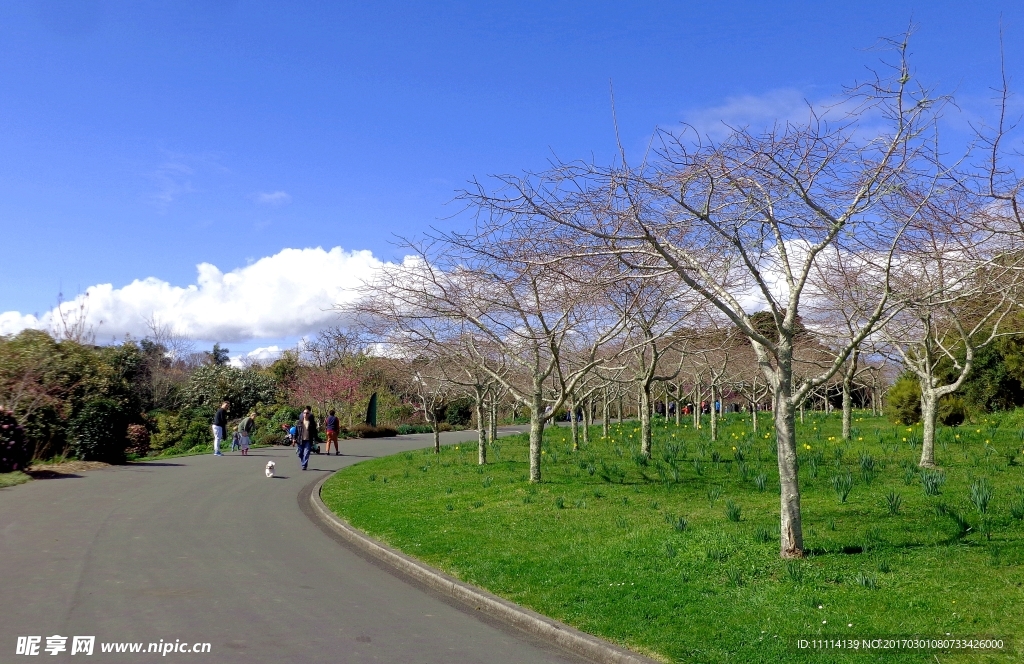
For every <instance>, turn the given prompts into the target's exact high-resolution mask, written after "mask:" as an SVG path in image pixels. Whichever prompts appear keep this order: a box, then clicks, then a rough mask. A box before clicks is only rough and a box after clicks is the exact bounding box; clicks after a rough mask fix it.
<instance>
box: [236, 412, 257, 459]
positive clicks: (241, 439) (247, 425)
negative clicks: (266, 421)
mask: <svg viewBox="0 0 1024 664" xmlns="http://www.w3.org/2000/svg"><path fill="white" fill-rule="evenodd" d="M255 430H256V411H251V412H250V413H249V414H248V415H246V416H245V417H243V418H242V421H241V422H239V423H238V444H239V447H240V448H241V450H242V456H249V443H250V438H251V437H252V432H253V431H255Z"/></svg>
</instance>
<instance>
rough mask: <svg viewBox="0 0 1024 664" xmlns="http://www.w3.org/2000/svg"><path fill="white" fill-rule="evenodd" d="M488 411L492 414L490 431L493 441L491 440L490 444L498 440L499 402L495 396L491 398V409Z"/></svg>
mask: <svg viewBox="0 0 1024 664" xmlns="http://www.w3.org/2000/svg"><path fill="white" fill-rule="evenodd" d="M488 410H490V413H491V415H490V430H491V436H490V438H491V440H490V442H492V443H493V442H494V441H495V440H497V439H498V400H497V399H495V398H494V396H493V395H492V396H491V403H490V408H489V409H488Z"/></svg>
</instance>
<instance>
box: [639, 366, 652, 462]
mask: <svg viewBox="0 0 1024 664" xmlns="http://www.w3.org/2000/svg"><path fill="white" fill-rule="evenodd" d="M637 400H638V401H639V403H638V404H637V410H639V411H640V412H639V415H640V454H642V455H644V456H645V457H647V458H648V459H650V458H651V386H650V385H648V384H646V383H645V384H641V385H640V390H639V393H638V394H637Z"/></svg>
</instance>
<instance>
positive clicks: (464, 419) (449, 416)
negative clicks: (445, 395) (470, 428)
mask: <svg viewBox="0 0 1024 664" xmlns="http://www.w3.org/2000/svg"><path fill="white" fill-rule="evenodd" d="M471 419H473V401H472V400H471V399H458V400H457V401H453V402H452V403H450V404H448V408H446V409H445V411H444V421H445V422H446V423H447V424H449V425H451V426H453V427H464V426H466V425H467V424H469V421H470V420H471Z"/></svg>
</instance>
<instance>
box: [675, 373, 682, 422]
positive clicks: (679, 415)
mask: <svg viewBox="0 0 1024 664" xmlns="http://www.w3.org/2000/svg"><path fill="white" fill-rule="evenodd" d="M682 412H683V388H682V386H681V385H679V383H676V426H677V427H678V426H679V424H680V423H681V422H682V420H681V419H680V418H682Z"/></svg>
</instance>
